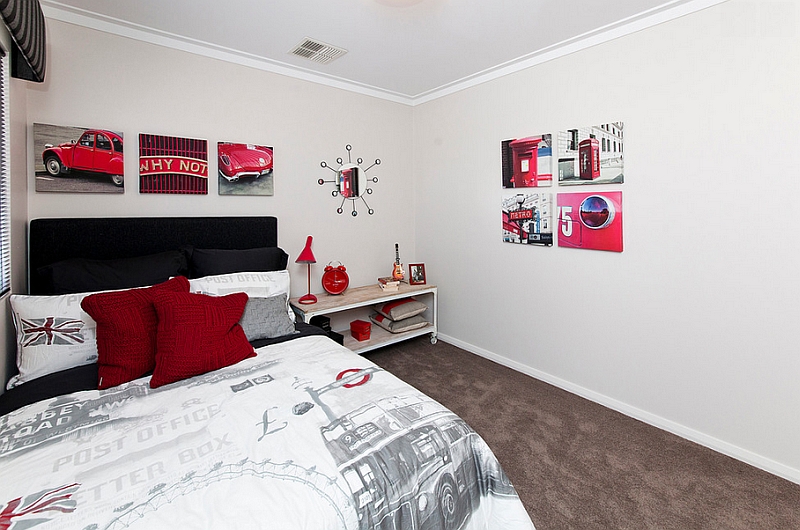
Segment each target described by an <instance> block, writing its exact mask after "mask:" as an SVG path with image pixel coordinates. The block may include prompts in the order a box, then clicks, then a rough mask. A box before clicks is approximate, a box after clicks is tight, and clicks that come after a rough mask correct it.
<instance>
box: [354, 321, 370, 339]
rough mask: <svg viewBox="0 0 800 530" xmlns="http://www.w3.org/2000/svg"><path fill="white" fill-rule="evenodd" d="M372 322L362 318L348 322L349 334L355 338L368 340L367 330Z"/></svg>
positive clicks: (368, 330)
mask: <svg viewBox="0 0 800 530" xmlns="http://www.w3.org/2000/svg"><path fill="white" fill-rule="evenodd" d="M371 330H372V324H371V323H369V322H364V321H363V320H353V321H352V322H350V334H351V335H352V336H353V338H354V339H356V340H369V332H370V331H371Z"/></svg>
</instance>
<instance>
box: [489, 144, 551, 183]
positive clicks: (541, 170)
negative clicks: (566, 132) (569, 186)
mask: <svg viewBox="0 0 800 530" xmlns="http://www.w3.org/2000/svg"><path fill="white" fill-rule="evenodd" d="M500 146H501V150H502V162H503V187H504V188H541V187H546V186H552V185H553V135H552V134H542V135H539V136H527V137H525V138H514V139H511V140H503V141H502V142H501V143H500Z"/></svg>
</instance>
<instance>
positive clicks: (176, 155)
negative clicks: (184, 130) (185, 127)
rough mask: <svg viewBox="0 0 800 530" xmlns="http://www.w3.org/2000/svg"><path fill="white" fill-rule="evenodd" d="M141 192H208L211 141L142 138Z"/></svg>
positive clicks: (155, 135) (140, 140)
mask: <svg viewBox="0 0 800 530" xmlns="http://www.w3.org/2000/svg"><path fill="white" fill-rule="evenodd" d="M139 193H175V194H177V193H181V194H193V195H206V194H207V193H208V142H207V141H206V140H197V139H193V138H177V137H174V136H160V135H157V134H140V135H139Z"/></svg>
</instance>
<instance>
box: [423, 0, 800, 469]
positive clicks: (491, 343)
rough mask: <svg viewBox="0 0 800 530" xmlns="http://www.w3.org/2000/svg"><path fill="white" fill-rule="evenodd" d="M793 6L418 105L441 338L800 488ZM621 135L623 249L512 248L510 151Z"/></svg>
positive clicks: (754, 7) (734, 10) (599, 52)
mask: <svg viewBox="0 0 800 530" xmlns="http://www.w3.org/2000/svg"><path fill="white" fill-rule="evenodd" d="M799 26H800V19H799V15H798V9H797V6H796V5H795V3H793V2H767V1H759V2H750V1H744V0H731V1H730V2H727V3H724V4H721V5H718V6H716V7H713V8H709V9H707V10H705V11H702V12H699V13H696V14H693V15H690V16H686V17H684V18H681V19H678V20H675V21H672V22H669V23H666V24H663V25H660V26H657V27H655V28H652V29H648V30H646V31H643V32H639V33H636V34H633V35H630V36H627V37H624V38H621V39H618V40H615V41H611V42H609V43H606V44H603V45H600V46H596V47H593V48H590V49H587V50H585V51H581V52H578V53H575V54H572V55H569V56H566V57H563V58H560V59H557V60H555V61H552V62H549V63H545V64H542V65H539V66H536V67H533V68H531V69H528V70H526V71H522V72H519V73H517V74H513V75H510V76H507V77H505V78H501V79H498V80H495V81H492V82H490V83H487V84H484V85H480V86H477V87H474V88H471V89H469V90H465V91H462V92H460V93H456V94H454V95H451V96H448V97H446V98H442V99H439V100H435V101H433V102H430V103H427V104H424V105H421V106H418V107H416V108H415V109H414V162H415V164H414V176H415V180H416V185H417V188H416V194H417V195H416V200H417V219H416V225H417V234H416V240H417V249H416V254H417V256H419V258H420V259H421V260H423V261H425V262H426V268H427V269H428V273H429V275H430V276H433V277H435V281H436V282H437V283H438V285H439V292H440V297H441V302H440V308H441V315H440V318H439V323H440V326H441V332H442V333H443V334H444V335H445V340H450V341H454V342H455V343H457V344H459V345H461V346H464V347H466V348H467V349H470V350H472V351H474V352H477V353H481V354H483V355H486V356H489V357H492V358H495V359H498V360H500V361H502V362H505V363H506V364H509V365H511V366H513V367H516V368H518V369H520V370H522V371H525V372H527V373H530V374H533V375H536V376H538V377H541V378H543V379H545V380H549V381H551V382H554V383H556V384H559V385H561V386H563V387H565V388H568V389H570V390H572V391H575V392H578V393H581V394H583V395H585V396H588V397H590V398H592V399H595V400H597V401H600V402H602V403H605V404H607V405H610V406H612V407H615V408H617V409H619V410H622V411H624V412H626V413H628V414H630V415H633V416H635V417H639V418H641V419H644V420H646V421H649V422H651V423H654V424H656V425H660V426H662V427H665V428H668V429H670V430H672V431H674V432H678V433H679V434H682V435H684V436H686V437H689V438H691V439H695V440H698V441H700V442H701V443H704V444H706V445H709V446H711V447H714V448H716V449H719V450H721V451H723V452H727V453H728V454H732V455H734V456H736V457H738V458H740V459H744V460H746V461H749V462H752V463H755V464H757V465H759V466H760V467H762V468H765V469H768V470H770V471H773V472H775V473H778V474H781V475H783V476H785V477H789V478H791V479H792V480H795V481H798V482H800V451H798V450H797V448H798V447H800V423H798V421H797V417H798V404H800V385H798V383H797V381H798V374H800V355H798V340H797V333H796V328H797V322H798V321H800V307H799V305H798V299H799V298H800V281H798V277H797V272H796V271H797V267H796V262H797V257H798V256H800V251H798V244H800V238H798V235H797V226H798V224H797V213H796V212H797V208H796V204H797V197H798V192H800V178H798V165H797V162H796V159H797V151H798V147H797V146H798V145H800V127H798V123H800V92H798V90H797V87H798V86H799V84H800V67H798V64H800V39H798V27H799ZM611 121H623V122H624V124H625V174H626V175H625V181H626V182H625V183H624V184H622V185H618V186H616V187H615V186H608V187H605V188H598V187H596V186H595V187H592V186H584V187H582V188H580V189H576V188H574V187H570V188H565V187H558V186H556V187H554V188H552V190H551V191H552V192H553V193H557V192H558V191H562V192H563V191H593V190H595V191H596V190H598V189H619V190H622V192H623V196H624V198H623V202H624V205H623V206H624V216H625V226H624V232H625V234H624V239H625V250H624V252H623V253H621V254H618V253H609V252H599V251H585V250H575V249H565V248H558V247H552V248H540V247H527V246H520V245H512V244H508V243H502V242H501V234H502V230H501V216H500V197H501V194H502V189H501V174H500V141H501V140H504V139H507V138H518V137H522V136H528V135H536V134H541V133H548V132H549V133H553V134H555V133H556V132H557V131H558V130H562V129H567V128H571V127H575V126H585V125H592V124H599V123H606V122H611Z"/></svg>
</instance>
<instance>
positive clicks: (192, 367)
mask: <svg viewBox="0 0 800 530" xmlns="http://www.w3.org/2000/svg"><path fill="white" fill-rule="evenodd" d="M245 304H247V294H245V293H233V294H229V295H228V296H208V295H205V294H196V293H160V294H159V295H157V296H156V297H155V299H154V305H155V308H156V313H157V314H158V345H157V350H156V368H155V370H154V371H153V377H152V378H151V379H150V386H151V387H152V388H157V387H159V386H161V385H166V384H168V383H174V382H175V381H180V380H181V379H185V378H187V377H192V376H195V375H200V374H204V373H206V372H210V371H212V370H218V369H219V368H223V367H225V366H230V365H232V364H236V363H238V362H239V361H242V360H244V359H247V358H248V357H253V356H254V355H255V354H256V353H255V351H253V347H252V346H251V345H250V343H249V342H247V337H246V336H245V334H244V330H243V329H242V326H240V325H239V319H240V318H241V317H242V313H243V312H244V306H245Z"/></svg>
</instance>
